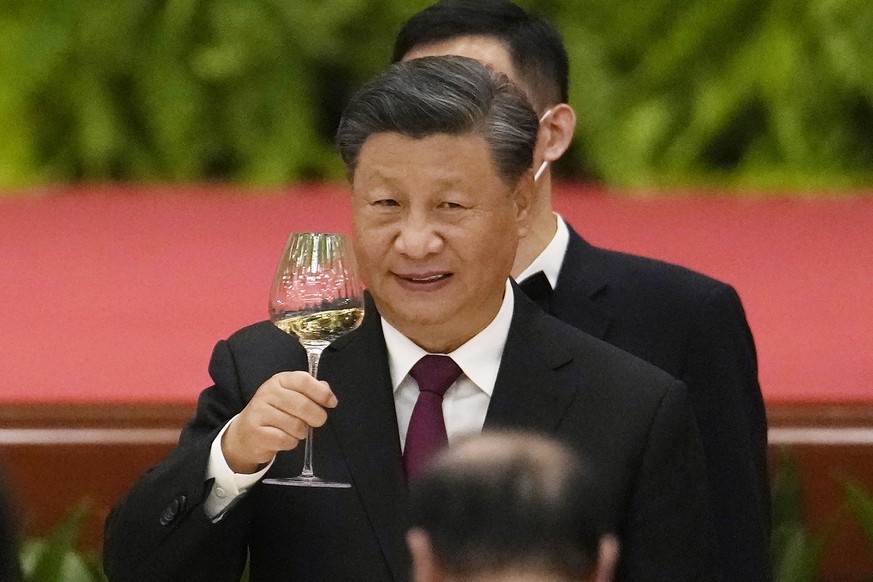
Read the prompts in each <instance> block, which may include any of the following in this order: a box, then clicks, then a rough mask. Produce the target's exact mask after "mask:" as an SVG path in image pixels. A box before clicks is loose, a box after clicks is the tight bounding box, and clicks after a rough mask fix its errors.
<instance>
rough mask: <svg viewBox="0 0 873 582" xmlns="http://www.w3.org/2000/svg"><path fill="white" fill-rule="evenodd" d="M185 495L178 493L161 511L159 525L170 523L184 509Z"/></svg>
mask: <svg viewBox="0 0 873 582" xmlns="http://www.w3.org/2000/svg"><path fill="white" fill-rule="evenodd" d="M185 501H186V499H185V496H184V495H179V496H178V497H176V498H175V499H174V500H172V501H171V502H170V504H169V505H168V506H167V507H165V508H164V511H163V512H161V519H160V521H161V525H170V524H171V523H173V520H175V519H176V517H177V516H178V515H179V513H181V512H183V511H185Z"/></svg>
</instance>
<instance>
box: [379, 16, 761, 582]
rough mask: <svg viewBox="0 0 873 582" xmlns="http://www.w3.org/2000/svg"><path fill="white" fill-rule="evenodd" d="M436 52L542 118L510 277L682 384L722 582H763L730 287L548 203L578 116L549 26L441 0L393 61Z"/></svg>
mask: <svg viewBox="0 0 873 582" xmlns="http://www.w3.org/2000/svg"><path fill="white" fill-rule="evenodd" d="M580 18H584V16H580ZM447 54H454V55H461V56H466V57H470V58H475V59H478V60H480V61H482V62H484V63H487V64H490V65H491V66H493V67H494V68H495V69H497V70H498V71H501V72H503V73H505V74H506V75H507V76H508V77H509V78H510V79H512V80H513V81H514V82H515V83H516V84H518V85H519V87H520V88H521V89H522V90H523V91H524V92H525V93H526V95H527V97H528V100H529V101H530V102H531V104H532V105H533V106H534V109H535V110H536V111H537V113H538V115H539V116H540V123H541V128H540V134H539V140H538V144H537V149H536V153H535V163H534V167H536V168H538V172H537V175H538V179H537V181H536V184H537V187H536V195H535V196H534V201H533V206H532V210H531V229H530V233H529V235H528V236H526V237H525V238H524V239H523V240H522V241H521V242H520V244H519V249H518V254H517V257H516V262H515V265H514V266H513V271H512V274H513V276H514V277H515V278H516V279H517V280H518V281H519V282H520V283H521V287H522V289H524V290H525V292H526V293H528V294H529V295H530V296H531V297H532V298H534V299H535V300H537V302H539V303H540V305H541V306H542V307H543V308H544V309H545V310H546V311H547V312H548V313H550V314H551V315H554V316H555V317H557V318H558V319H561V320H562V321H564V322H566V323H569V324H570V325H572V326H574V327H576V328H578V329H581V330H583V331H585V332H587V333H589V334H591V335H593V336H595V337H598V338H600V339H603V340H604V341H607V342H609V343H611V344H613V345H615V346H618V347H620V348H621V349H623V350H626V351H628V352H630V353H632V354H634V355H636V356H638V357H640V358H643V359H644V360H646V361H648V362H651V363H653V364H655V365H656V366H658V367H659V368H661V369H662V370H665V371H667V372H669V373H670V374H671V375H673V376H674V377H675V378H678V379H680V380H682V381H683V382H685V384H686V385H687V387H688V391H689V394H690V397H691V402H692V406H693V409H694V414H695V417H696V420H697V425H698V428H699V430H700V435H701V440H702V443H703V448H704V455H705V458H706V463H707V473H708V484H709V497H710V501H711V511H712V516H713V522H714V527H715V530H716V535H717V545H718V562H719V568H720V573H721V577H722V579H723V580H726V581H736V582H747V581H749V580H755V581H764V580H769V579H770V577H771V573H770V566H769V559H768V554H767V550H768V547H769V532H770V490H769V479H768V473H767V419H766V413H765V410H764V403H763V400H762V397H761V389H760V386H759V384H758V371H757V359H756V353H755V345H754V341H753V339H752V334H751V331H750V330H749V326H748V323H747V321H746V317H745V313H744V311H743V307H742V304H741V302H740V299H739V297H738V295H737V293H736V291H735V290H734V289H733V288H732V287H730V286H729V285H726V284H724V283H721V282H719V281H716V280H714V279H711V278H709V277H706V276H704V275H701V274H699V273H695V272H693V271H690V270H688V269H685V268H682V267H679V266H676V265H671V264H667V263H663V262H660V261H655V260H651V259H647V258H643V257H638V256H633V255H628V254H624V253H619V252H615V251H610V250H606V249H602V248H598V247H595V246H593V245H591V244H589V243H588V242H587V241H585V240H584V239H583V238H582V237H581V236H580V235H579V234H577V233H576V231H575V230H573V228H572V227H571V226H570V225H568V224H566V223H565V222H564V220H563V219H562V218H561V217H560V216H558V215H557V214H556V213H555V212H554V211H553V208H552V184H551V176H550V175H551V169H550V164H551V163H553V162H554V161H555V160H557V159H558V158H560V157H561V156H562V155H563V154H564V152H565V151H566V150H567V148H568V146H569V144H570V141H571V139H572V137H573V132H574V129H575V126H576V114H575V112H574V111H573V109H572V108H571V107H570V106H569V105H568V104H567V100H568V84H569V82H568V70H569V63H568V58H567V52H566V49H565V47H564V45H563V42H562V40H561V37H560V34H559V33H558V32H557V30H555V28H554V27H553V26H552V25H551V24H549V23H548V22H547V21H545V20H543V19H541V18H538V17H536V16H533V15H531V14H528V13H526V12H525V11H524V10H522V9H521V8H519V7H518V6H515V5H514V4H512V3H510V2H506V1H504V0H484V1H482V0H446V1H443V2H439V3H437V4H435V5H433V6H431V7H429V8H427V9H425V10H423V11H421V12H419V13H418V14H416V15H414V16H413V17H412V18H410V19H409V21H407V23H406V24H405V25H404V26H403V28H402V29H401V31H400V32H399V33H398V35H397V39H396V42H395V46H394V57H393V58H394V60H395V61H399V60H409V59H413V58H417V57H421V56H428V55H431V56H432V55H447Z"/></svg>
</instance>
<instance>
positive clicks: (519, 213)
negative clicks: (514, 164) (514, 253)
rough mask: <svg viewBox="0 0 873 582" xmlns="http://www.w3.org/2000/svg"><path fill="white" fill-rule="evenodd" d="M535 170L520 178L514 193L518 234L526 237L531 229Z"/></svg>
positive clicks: (520, 236)
mask: <svg viewBox="0 0 873 582" xmlns="http://www.w3.org/2000/svg"><path fill="white" fill-rule="evenodd" d="M533 175H534V170H533V169H530V170H528V171H527V172H525V173H524V175H523V176H522V177H521V178H519V180H518V184H516V186H515V190H514V192H513V194H512V197H513V205H514V206H515V222H516V224H517V225H518V236H519V238H524V237H525V236H527V234H528V231H529V230H530V216H531V210H532V206H533V197H534V192H535V189H536V188H535V185H534V177H533Z"/></svg>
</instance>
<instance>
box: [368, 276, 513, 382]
mask: <svg viewBox="0 0 873 582" xmlns="http://www.w3.org/2000/svg"><path fill="white" fill-rule="evenodd" d="M513 301H514V297H513V293H512V285H511V284H510V283H509V280H508V279H507V281H506V291H505V292H504V294H503V303H502V304H501V305H500V309H499V310H498V311H497V315H496V316H494V319H492V320H491V323H489V324H488V325H487V326H486V327H485V329H483V330H482V331H480V332H479V333H477V334H476V335H474V336H473V337H472V338H470V339H469V340H468V341H467V342H466V343H465V344H464V345H462V346H461V347H459V348H458V349H456V350H455V351H453V352H451V353H449V354H445V355H447V356H451V358H452V359H453V360H455V363H457V364H458V366H459V367H460V368H461V370H463V371H464V375H465V376H467V378H469V379H470V381H472V382H473V383H474V384H475V385H476V386H478V387H479V388H480V389H481V390H482V391H484V392H485V393H487V394H488V395H489V396H491V393H492V392H493V391H494V384H495V383H496V382H497V372H498V370H499V369H500V359H501V357H502V356H503V348H504V346H505V345H506V338H507V336H509V326H510V324H511V323H512V313H513V305H514V304H513ZM382 333H383V335H384V336H385V345H386V346H387V347H388V366H389V369H390V371H391V385H392V388H393V389H394V391H395V392H396V391H397V388H398V387H399V386H400V383H401V382H403V380H404V379H405V378H406V376H407V374H409V371H410V370H411V369H412V366H414V365H415V363H416V362H417V361H418V360H420V359H421V358H422V357H423V356H425V355H427V354H428V352H426V351H424V350H423V349H421V347H419V346H418V345H417V344H415V343H414V342H413V341H412V340H410V339H409V338H408V337H406V336H405V335H403V334H402V333H400V332H399V331H398V330H397V329H396V328H394V326H392V325H391V324H390V323H388V322H387V321H385V318H384V317H383V318H382Z"/></svg>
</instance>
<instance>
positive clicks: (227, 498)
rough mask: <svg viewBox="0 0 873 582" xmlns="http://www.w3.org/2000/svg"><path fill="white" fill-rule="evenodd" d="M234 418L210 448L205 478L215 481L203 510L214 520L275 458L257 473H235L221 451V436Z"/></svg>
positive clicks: (247, 488)
mask: <svg viewBox="0 0 873 582" xmlns="http://www.w3.org/2000/svg"><path fill="white" fill-rule="evenodd" d="M237 416H239V415H237ZM234 420H236V416H234V417H233V418H231V419H230V420H229V421H227V424H225V425H224V427H222V429H221V430H220V431H219V432H218V435H217V436H216V437H215V440H213V441H212V448H211V449H210V450H209V463H208V464H207V466H206V478H205V480H206V481H208V480H210V479H213V480H214V481H213V483H212V489H211V490H210V491H209V495H207V497H206V500H205V501H204V502H203V510H204V511H205V512H206V517H208V518H209V519H211V520H212V521H213V522H217V521H220V520H221V518H222V517H224V514H225V513H226V512H227V510H228V509H230V507H231V505H232V504H233V503H234V502H235V501H237V500H238V499H239V498H241V497H242V496H243V495H245V493H246V491H248V490H249V489H250V488H251V486H252V485H254V484H255V483H257V482H258V481H259V480H260V479H261V477H263V476H264V473H266V472H267V471H268V470H269V469H270V467H271V466H272V465H273V461H274V460H275V458H273V459H272V460H270V462H269V463H267V465H266V466H265V467H264V468H262V469H261V470H260V471H258V472H256V473H250V474H249V473H234V472H233V470H232V469H231V468H230V467H229V466H228V465H227V460H226V459H225V458H224V453H222V452H221V437H223V436H224V433H225V431H226V430H227V427H229V426H230V423H232V422H233V421H234Z"/></svg>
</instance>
